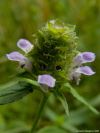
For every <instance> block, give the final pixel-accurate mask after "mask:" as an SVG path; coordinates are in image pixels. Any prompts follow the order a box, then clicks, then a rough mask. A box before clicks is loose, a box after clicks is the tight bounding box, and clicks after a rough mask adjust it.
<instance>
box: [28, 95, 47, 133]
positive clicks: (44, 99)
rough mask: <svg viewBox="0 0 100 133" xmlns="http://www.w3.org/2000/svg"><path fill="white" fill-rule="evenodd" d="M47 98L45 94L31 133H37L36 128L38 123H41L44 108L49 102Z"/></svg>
mask: <svg viewBox="0 0 100 133" xmlns="http://www.w3.org/2000/svg"><path fill="white" fill-rule="evenodd" d="M47 98H48V97H47V96H46V95H45V94H44V93H43V97H42V100H41V103H40V106H39V108H38V111H37V114H36V117H35V120H34V124H33V126H32V129H31V132H30V133H34V132H35V129H36V126H37V124H38V121H39V118H40V116H41V113H42V111H43V108H44V106H45V103H46V101H47Z"/></svg>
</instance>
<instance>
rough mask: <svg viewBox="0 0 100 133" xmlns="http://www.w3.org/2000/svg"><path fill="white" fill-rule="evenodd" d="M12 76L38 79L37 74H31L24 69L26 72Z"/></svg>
mask: <svg viewBox="0 0 100 133" xmlns="http://www.w3.org/2000/svg"><path fill="white" fill-rule="evenodd" d="M11 77H21V78H28V79H33V80H36V76H35V75H33V74H31V73H30V72H28V71H24V72H21V73H18V74H15V75H12V76H11Z"/></svg>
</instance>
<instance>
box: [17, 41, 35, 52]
mask: <svg viewBox="0 0 100 133" xmlns="http://www.w3.org/2000/svg"><path fill="white" fill-rule="evenodd" d="M17 46H18V47H19V48H21V49H22V50H23V51H24V52H25V53H28V52H29V51H31V49H32V48H33V45H32V44H31V43H30V42H29V41H28V40H26V39H19V40H18V42H17Z"/></svg>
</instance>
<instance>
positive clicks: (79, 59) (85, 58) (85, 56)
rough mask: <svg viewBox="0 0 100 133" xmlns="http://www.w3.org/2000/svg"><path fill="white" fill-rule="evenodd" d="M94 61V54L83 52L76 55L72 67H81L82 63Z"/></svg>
mask: <svg viewBox="0 0 100 133" xmlns="http://www.w3.org/2000/svg"><path fill="white" fill-rule="evenodd" d="M94 60H95V54H94V53H92V52H83V53H79V54H77V55H76V57H75V58H74V61H73V65H72V66H73V67H75V66H81V65H82V63H86V62H92V61H94Z"/></svg>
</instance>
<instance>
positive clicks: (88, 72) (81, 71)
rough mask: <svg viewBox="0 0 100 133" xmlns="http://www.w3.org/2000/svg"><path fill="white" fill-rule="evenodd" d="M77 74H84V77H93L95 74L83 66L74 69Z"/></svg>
mask: <svg viewBox="0 0 100 133" xmlns="http://www.w3.org/2000/svg"><path fill="white" fill-rule="evenodd" d="M75 72H77V73H82V74H85V75H93V74H95V72H93V71H92V69H91V68H90V67H88V66H84V67H79V68H77V69H76V71H75Z"/></svg>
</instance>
